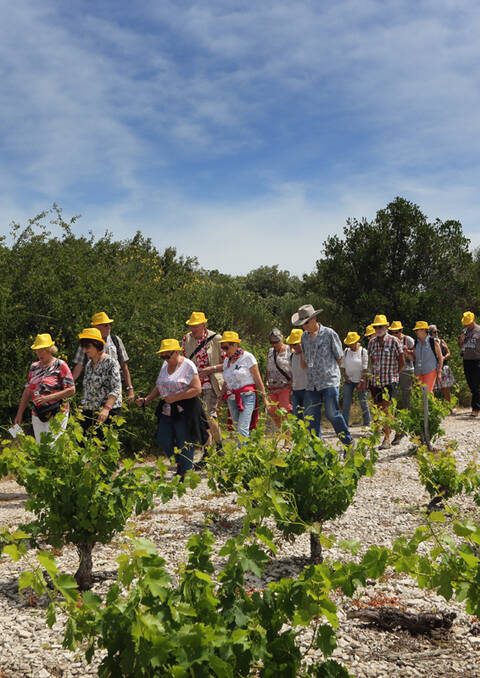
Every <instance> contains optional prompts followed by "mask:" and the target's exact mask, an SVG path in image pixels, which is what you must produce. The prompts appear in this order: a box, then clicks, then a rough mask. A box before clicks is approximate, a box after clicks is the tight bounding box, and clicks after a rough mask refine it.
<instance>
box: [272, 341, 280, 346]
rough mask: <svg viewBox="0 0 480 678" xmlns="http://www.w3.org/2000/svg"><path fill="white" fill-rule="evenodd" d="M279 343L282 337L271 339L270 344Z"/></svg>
mask: <svg viewBox="0 0 480 678" xmlns="http://www.w3.org/2000/svg"><path fill="white" fill-rule="evenodd" d="M279 343H280V339H275V341H272V340H270V344H271V345H272V346H275V344H279Z"/></svg>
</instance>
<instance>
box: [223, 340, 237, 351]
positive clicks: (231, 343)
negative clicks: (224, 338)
mask: <svg viewBox="0 0 480 678" xmlns="http://www.w3.org/2000/svg"><path fill="white" fill-rule="evenodd" d="M229 346H235V342H234V341H229V342H227V343H226V344H220V348H221V349H223V350H225V349H226V348H228V347H229Z"/></svg>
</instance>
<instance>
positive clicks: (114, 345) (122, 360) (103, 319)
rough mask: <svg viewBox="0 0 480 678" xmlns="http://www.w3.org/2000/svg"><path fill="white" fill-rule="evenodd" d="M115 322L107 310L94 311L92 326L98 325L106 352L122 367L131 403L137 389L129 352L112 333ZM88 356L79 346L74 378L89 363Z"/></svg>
mask: <svg viewBox="0 0 480 678" xmlns="http://www.w3.org/2000/svg"><path fill="white" fill-rule="evenodd" d="M112 323H113V318H110V317H109V316H108V314H107V313H105V311H99V312H98V313H94V314H93V315H92V319H91V325H92V327H96V328H97V330H99V331H100V334H101V335H102V339H103V340H104V341H105V353H106V354H107V355H109V356H110V357H111V358H113V359H114V360H116V361H117V362H118V366H119V368H120V375H121V377H122V381H123V382H124V384H125V391H126V393H127V400H128V402H129V403H130V405H131V404H132V403H133V401H134V400H135V391H134V390H133V386H132V378H131V376H130V370H129V369H128V365H127V362H128V354H127V351H126V350H125V346H124V344H123V341H122V340H121V339H120V337H119V336H118V335H117V334H112V333H111V331H110V330H111V327H112ZM87 360H88V357H87V355H86V353H85V351H84V350H83V349H82V347H81V346H79V347H78V348H77V351H76V353H75V355H74V357H73V363H74V365H75V367H74V368H73V378H74V380H75V381H76V380H77V379H78V377H79V376H80V375H81V373H82V370H83V369H84V367H85V365H86V364H87Z"/></svg>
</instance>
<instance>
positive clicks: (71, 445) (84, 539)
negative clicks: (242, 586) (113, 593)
mask: <svg viewBox="0 0 480 678" xmlns="http://www.w3.org/2000/svg"><path fill="white" fill-rule="evenodd" d="M59 426H60V424H59V423H58V422H53V424H52V427H53V431H54V432H55V431H56V430H58V428H59ZM103 430H104V435H105V441H104V442H103V443H102V442H101V441H100V440H99V439H98V438H97V437H94V436H85V435H84V434H83V432H82V428H81V426H80V424H79V423H78V422H77V421H75V420H74V418H73V417H71V418H70V421H69V426H68V429H67V431H66V432H65V433H63V434H62V435H61V436H60V437H59V438H57V440H53V436H52V434H42V436H41V442H40V443H38V444H37V443H36V442H35V440H34V438H32V437H30V436H26V437H23V438H22V439H21V441H20V443H21V444H20V446H18V445H4V448H3V454H2V456H1V457H0V472H1V473H2V474H5V473H12V474H13V475H14V476H15V478H16V480H17V482H18V483H19V485H22V486H23V487H25V489H26V491H27V493H28V495H29V499H28V500H27V503H26V508H27V510H30V511H32V512H33V513H34V514H35V519H34V520H33V521H32V522H31V523H30V524H29V525H27V526H25V529H26V530H27V531H28V532H29V533H30V534H31V535H34V536H35V537H37V536H44V537H45V538H46V539H47V540H48V541H49V543H51V544H53V545H54V546H62V545H63V544H64V543H71V544H75V545H76V547H77V550H78V553H79V556H80V565H79V568H78V570H77V573H76V574H75V578H76V580H77V582H78V584H79V586H80V588H82V589H84V588H89V587H90V586H91V583H92V559H91V554H92V550H93V548H94V546H95V544H96V543H101V544H106V543H108V542H109V541H111V539H112V537H113V536H114V534H116V533H118V532H120V531H121V530H123V528H124V526H125V523H126V521H127V520H128V518H129V517H130V515H131V514H132V512H135V513H137V514H138V513H141V512H142V511H145V510H146V509H148V508H150V507H151V506H152V504H153V498H154V496H155V495H159V496H161V497H162V500H163V501H167V500H168V499H170V498H171V497H172V496H173V495H174V494H175V493H177V494H183V493H184V492H185V486H184V485H183V484H182V483H181V482H180V479H179V478H178V477H176V478H174V479H173V480H172V481H170V482H167V481H166V480H165V472H166V467H165V465H164V464H163V463H160V462H159V463H158V464H157V467H156V468H152V467H149V466H139V465H138V464H136V461H137V460H132V459H124V460H123V461H122V462H120V454H121V445H120V442H119V439H118V434H117V432H116V431H115V430H114V429H113V428H112V427H103ZM119 464H120V467H119ZM196 482H198V477H197V476H194V475H190V476H189V480H188V483H189V484H191V485H194V484H195V483H196Z"/></svg>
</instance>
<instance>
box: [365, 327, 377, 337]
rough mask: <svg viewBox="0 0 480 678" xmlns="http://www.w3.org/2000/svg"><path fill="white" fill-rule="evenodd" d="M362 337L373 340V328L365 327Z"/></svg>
mask: <svg viewBox="0 0 480 678" xmlns="http://www.w3.org/2000/svg"><path fill="white" fill-rule="evenodd" d="M363 336H364V337H367V339H368V340H370V339H373V337H374V336H375V328H374V326H373V325H367V326H366V328H365V334H364V335H363Z"/></svg>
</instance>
